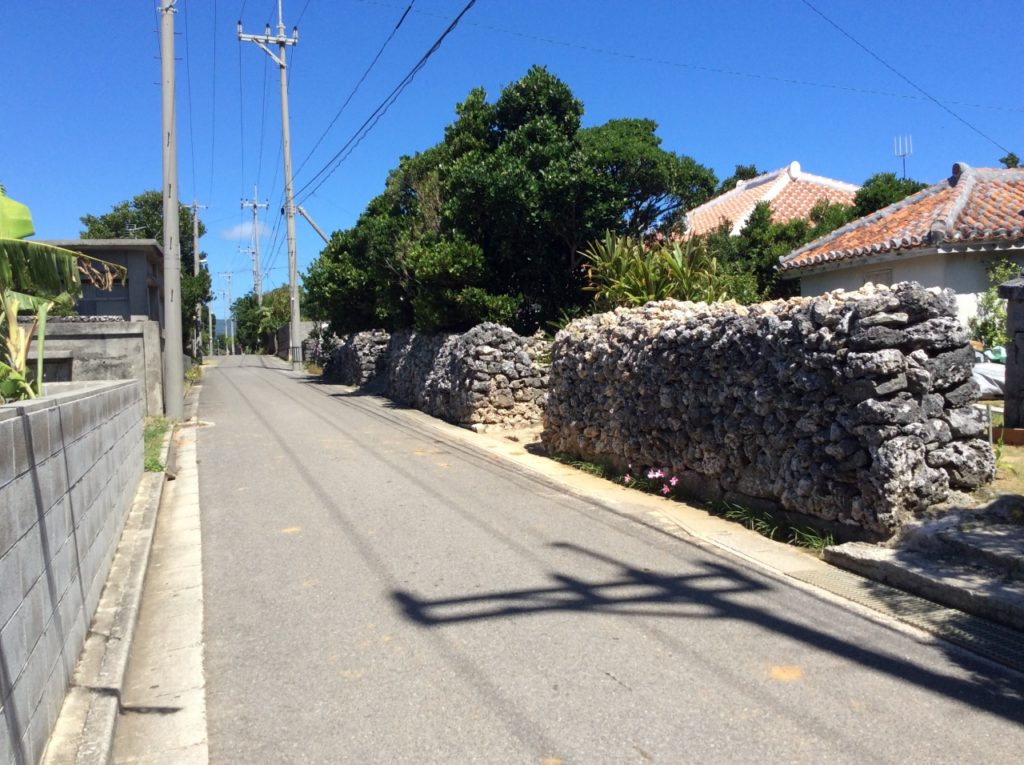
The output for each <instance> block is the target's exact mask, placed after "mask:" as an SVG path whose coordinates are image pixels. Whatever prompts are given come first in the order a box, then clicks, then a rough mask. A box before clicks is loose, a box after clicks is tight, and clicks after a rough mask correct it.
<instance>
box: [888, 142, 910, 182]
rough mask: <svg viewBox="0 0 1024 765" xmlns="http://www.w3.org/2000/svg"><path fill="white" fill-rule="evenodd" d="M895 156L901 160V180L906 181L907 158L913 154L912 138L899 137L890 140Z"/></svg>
mask: <svg viewBox="0 0 1024 765" xmlns="http://www.w3.org/2000/svg"><path fill="white" fill-rule="evenodd" d="M892 145H893V150H894V151H895V153H896V156H897V157H899V158H900V159H901V160H903V180H906V179H907V157H909V156H910V155H911V154H913V153H914V137H913V136H910V135H900V136H896V137H895V138H893V139H892Z"/></svg>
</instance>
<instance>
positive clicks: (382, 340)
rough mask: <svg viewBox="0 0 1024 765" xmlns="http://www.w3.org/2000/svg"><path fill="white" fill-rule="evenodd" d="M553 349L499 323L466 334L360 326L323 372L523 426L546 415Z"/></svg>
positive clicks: (440, 412)
mask: <svg viewBox="0 0 1024 765" xmlns="http://www.w3.org/2000/svg"><path fill="white" fill-rule="evenodd" d="M549 349H550V342H546V341H544V340H543V339H542V338H540V337H522V336H520V335H518V334H516V333H515V332H513V331H512V330H511V329H509V328H508V327H503V326H500V325H497V324H481V325H478V326H476V327H474V328H473V329H471V330H469V331H468V332H466V333H464V334H440V335H432V334H422V333H418V332H412V331H401V332H395V333H393V334H391V335H388V334H387V333H386V332H383V331H379V330H378V331H374V332H361V333H359V334H357V335H349V336H347V337H344V338H342V339H341V342H340V345H339V347H338V348H337V349H336V350H335V351H334V354H333V355H332V357H331V360H330V363H329V365H328V367H327V368H326V369H325V376H327V378H328V379H331V380H335V381H338V382H342V383H345V384H348V385H361V386H367V387H372V388H374V389H376V390H379V391H380V392H382V393H383V394H384V395H385V396H387V397H388V398H391V399H392V400H394V401H396V402H398V403H401V404H405V405H407V406H411V407H414V408H416V409H420V410H422V411H424V412H426V413H427V414H430V415H433V416H435V417H440V418H442V419H445V420H448V421H450V422H454V423H457V424H460V425H469V426H479V427H487V426H495V427H499V428H510V427H520V426H524V425H529V424H534V423H537V422H539V421H540V419H541V415H542V410H543V407H544V401H545V398H546V388H547V382H548V380H547V368H546V357H547V354H548V352H549Z"/></svg>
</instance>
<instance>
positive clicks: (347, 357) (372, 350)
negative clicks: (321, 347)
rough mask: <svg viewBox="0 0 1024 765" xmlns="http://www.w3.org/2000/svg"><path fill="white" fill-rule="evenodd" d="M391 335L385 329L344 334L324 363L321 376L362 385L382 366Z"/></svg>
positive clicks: (344, 383) (348, 383) (347, 383)
mask: <svg viewBox="0 0 1024 765" xmlns="http://www.w3.org/2000/svg"><path fill="white" fill-rule="evenodd" d="M390 339H391V336H390V335H389V334H388V333H387V332H385V331H384V330H380V329H375V330H371V331H369V332H358V333H356V334H354V335H345V336H344V337H343V338H341V339H339V340H337V341H336V342H337V345H336V347H335V348H334V350H333V351H331V355H330V356H329V357H328V358H327V359H326V360H325V362H324V365H323V377H324V379H325V380H328V381H330V382H337V383H342V384H343V385H357V386H358V385H365V384H366V383H368V382H369V381H370V380H371V379H373V378H374V377H375V376H376V375H377V374H379V373H380V372H381V371H382V370H383V365H384V362H385V361H386V356H385V353H386V352H387V349H388V341H389V340H390Z"/></svg>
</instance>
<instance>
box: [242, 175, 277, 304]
mask: <svg viewBox="0 0 1024 765" xmlns="http://www.w3.org/2000/svg"><path fill="white" fill-rule="evenodd" d="M242 207H251V208H252V257H253V267H252V288H253V290H255V292H256V305H258V306H262V305H263V274H262V272H261V271H260V221H259V210H260V208H263V209H264V210H265V209H266V208H268V207H270V203H268V202H264V203H262V204H260V201H259V193H258V192H257V190H256V187H255V186H253V187H252V199H251V200H250V199H243V200H242Z"/></svg>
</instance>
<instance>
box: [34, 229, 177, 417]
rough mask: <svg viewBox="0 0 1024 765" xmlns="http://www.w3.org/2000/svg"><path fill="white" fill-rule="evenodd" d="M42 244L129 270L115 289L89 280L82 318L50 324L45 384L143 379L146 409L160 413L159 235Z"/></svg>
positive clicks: (53, 320) (161, 265)
mask: <svg viewBox="0 0 1024 765" xmlns="http://www.w3.org/2000/svg"><path fill="white" fill-rule="evenodd" d="M45 241H46V243H47V244H53V245H56V246H58V247H63V248H65V249H68V250H72V251H73V252H79V253H82V254H83V255H89V256H90V257H93V258H99V259H100V260H105V261H107V262H108V263H116V264H117V265H120V266H124V267H125V269H126V274H125V279H124V282H123V283H122V282H120V281H118V282H116V283H115V284H114V287H113V289H112V290H110V291H105V290H101V289H98V288H97V287H95V286H94V285H92V284H88V283H84V284H83V285H82V297H81V298H80V299H79V300H78V302H77V303H76V304H75V307H76V310H77V312H78V315H77V316H70V317H57V316H54V317H51V318H50V319H49V320H48V321H47V324H46V346H45V356H44V360H43V374H44V381H45V382H69V381H80V380H127V379H136V380H141V381H142V384H143V389H144V392H145V400H146V413H147V414H150V415H160V414H163V411H164V406H163V328H164V321H163V299H164V295H163V283H164V281H163V277H164V274H163V271H164V253H163V248H162V247H161V246H160V245H159V244H158V243H157V241H156V240H155V239H62V240H45ZM36 347H37V346H36V344H35V343H33V345H32V348H31V349H30V351H29V355H30V357H34V355H35V351H36Z"/></svg>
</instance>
